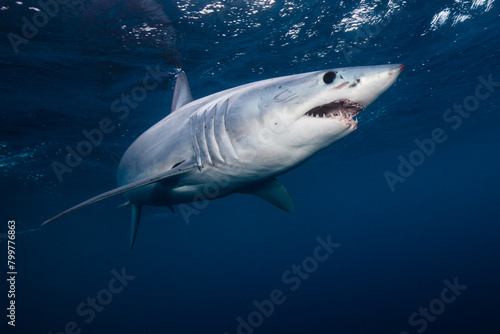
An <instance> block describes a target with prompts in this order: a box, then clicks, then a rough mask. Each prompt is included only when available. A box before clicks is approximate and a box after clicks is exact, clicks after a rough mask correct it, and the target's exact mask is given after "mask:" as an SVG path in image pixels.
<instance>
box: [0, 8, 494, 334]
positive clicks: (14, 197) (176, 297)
mask: <svg viewBox="0 0 500 334" xmlns="http://www.w3.org/2000/svg"><path fill="white" fill-rule="evenodd" d="M21 1H22V2H21ZM21 1H19V2H14V1H3V2H2V3H1V4H0V36H1V37H0V50H1V51H2V52H0V78H1V79H0V102H1V103H0V105H1V117H2V118H1V121H0V133H1V135H0V136H1V137H0V171H1V173H0V175H1V176H0V178H1V185H2V191H1V201H0V207H1V212H2V223H1V226H2V227H1V229H0V231H1V233H2V234H0V241H1V245H0V246H1V247H0V248H1V254H2V259H3V260H2V261H3V263H4V264H5V263H6V260H7V239H6V236H7V234H6V233H7V221H8V220H15V221H16V231H17V232H18V233H17V235H16V245H15V246H16V258H15V263H16V270H17V273H18V274H17V276H16V285H15V290H16V291H15V295H16V296H15V303H16V304H15V305H16V318H15V319H16V321H15V324H16V326H15V327H12V326H9V325H7V321H8V319H7V317H6V315H7V312H8V311H6V308H7V307H8V303H9V302H10V300H12V299H8V298H7V292H8V289H9V287H8V286H7V285H5V284H3V283H2V285H1V289H2V291H1V293H0V294H1V295H2V298H1V300H2V307H1V309H2V310H4V311H2V312H3V313H5V314H2V317H1V319H2V328H6V331H4V330H3V329H2V333H4V332H7V333H11V332H12V333H53V334H55V333H220V334H223V333H226V332H227V333H230V334H233V333H246V334H249V333H256V334H260V333H262V334H263V333H356V334H357V333H384V334H387V333H394V334H403V333H411V334H413V333H423V332H425V333H429V334H430V333H494V332H498V330H499V327H500V324H499V321H498V314H499V311H500V307H499V304H498V300H499V298H500V289H499V288H498V281H499V279H500V268H499V260H498V259H499V256H500V246H499V241H500V227H499V223H500V218H499V216H500V202H499V199H500V193H499V188H500V173H499V167H500V145H499V143H500V131H499V129H500V125H499V124H500V109H499V108H500V107H499V106H500V83H499V82H500V44H499V39H498V36H500V25H499V23H500V3H499V1H495V0H473V1H465V0H447V1H404V0H390V1H377V0H366V1H360V2H350V1H300V0H286V1H277V0H276V1H273V0H262V1H246V0H239V1H208V0H207V1H194V0H184V1H168V0H163V1H159V0H143V1H140V0H133V1H128V2H121V1H118V0H115V1H97V0H96V1H91V0H89V1H74V0H70V1H66V2H65V4H64V5H57V6H55V5H54V2H50V1H49V2H48V3H50V4H52V5H51V6H52V7H50V6H49V7H47V6H45V9H44V7H42V6H41V5H40V4H39V3H38V1H24V0H21ZM49 14H51V15H49ZM23 17H24V18H25V19H23ZM26 22H28V23H29V24H32V25H33V24H34V22H35V23H36V24H37V25H38V27H37V26H33V27H34V28H35V29H36V32H35V31H34V30H33V29H32V28H31V30H30V27H29V26H27V24H28V23H26ZM23 27H24V35H23ZM14 34H15V35H14ZM28 37H29V38H28ZM387 63H402V64H404V65H405V69H404V71H403V72H402V73H401V75H400V76H399V78H398V80H397V82H396V83H395V84H394V85H393V86H392V87H391V88H390V89H389V90H388V91H387V92H386V93H384V94H383V95H382V96H381V97H380V98H379V99H377V100H376V101H375V102H374V103H373V104H372V105H371V106H370V107H369V108H367V109H366V110H365V111H364V112H363V113H362V114H361V115H360V116H359V126H358V129H357V130H356V131H355V132H354V133H353V134H351V135H349V136H348V137H346V138H344V139H342V140H341V141H340V142H338V143H337V144H335V145H333V146H331V147H330V148H328V149H326V150H325V151H322V152H321V153H319V154H318V155H316V156H315V157H313V158H312V159H311V160H310V161H309V162H308V163H306V164H305V165H303V166H301V167H300V168H298V169H296V170H294V171H292V172H290V173H288V174H285V175H283V176H281V177H280V178H279V179H280V180H281V181H282V183H283V184H285V185H286V187H287V188H288V189H289V191H290V192H291V194H292V195H293V197H294V199H295V202H296V206H297V209H296V212H295V213H294V214H287V213H284V212H282V211H280V210H278V209H276V208H274V207H272V206H271V205H269V204H268V203H265V202H263V201H261V200H259V199H256V198H252V197H249V196H245V195H233V196H230V197H227V198H224V199H220V200H215V201H211V202H209V203H208V205H206V206H204V207H203V208H200V210H198V211H196V213H195V214H193V215H191V216H190V217H189V221H187V220H186V219H184V217H183V215H182V214H180V213H179V212H177V214H176V215H173V214H172V213H170V212H169V210H168V209H167V208H152V207H146V208H144V210H143V217H142V221H141V226H140V230H139V233H138V236H137V240H136V244H135V247H134V249H133V250H132V251H130V250H129V249H128V238H129V219H130V217H129V215H130V212H129V208H122V209H115V208H116V206H117V205H118V204H120V203H121V201H122V199H120V198H112V199H109V200H106V201H103V202H101V203H99V204H96V205H94V206H92V207H88V208H86V209H83V210H81V211H80V212H78V213H75V214H72V215H71V216H68V217H66V218H64V219H61V220H60V221H57V222H54V223H53V224H51V225H49V226H47V227H45V228H43V229H41V230H39V229H37V228H38V227H39V225H40V223H41V222H43V221H44V220H45V219H47V218H49V217H50V216H52V215H54V214H56V213H58V212H60V211H62V210H64V209H66V208H68V207H70V206H72V205H74V204H76V203H79V202H81V201H83V200H85V199H87V198H90V197H92V196H94V195H96V194H99V193H101V192H104V191H106V190H109V189H112V188H114V187H115V185H116V184H115V173H116V164H115V162H114V160H113V158H112V155H116V156H121V155H122V154H123V153H124V151H125V150H126V148H127V147H128V146H129V145H130V144H131V143H132V142H133V140H134V139H135V138H136V137H137V136H139V135H140V134H141V133H142V132H143V131H145V130H146V129H147V128H149V127H150V126H152V125H153V124H154V123H156V122H157V121H159V120H160V119H162V118H163V117H165V115H167V114H168V112H169V108H170V103H171V97H172V87H173V82H174V77H175V74H176V73H178V71H179V70H178V68H179V67H181V68H182V69H183V70H184V71H186V73H187V75H188V78H189V80H190V83H191V88H192V91H193V94H194V96H195V98H198V97H203V96H206V95H208V94H211V93H214V92H217V91H220V90H223V89H227V88H231V87H233V86H237V85H240V84H244V83H248V82H252V81H256V80H261V79H267V78H272V77H276V76H281V75H288V74H294V73H302V72H308V71H314V70H320V69H329V68H336V67H345V66H359V65H376V64H387ZM148 69H149V70H154V69H159V70H160V71H161V73H162V76H161V78H160V81H161V83H160V84H159V85H158V86H157V87H155V88H154V89H152V90H149V91H147V96H144V97H141V98H140V101H139V102H137V100H135V101H136V102H134V101H132V103H131V104H129V105H126V104H125V103H126V102H124V100H123V99H124V97H125V96H126V95H130V94H131V93H132V92H133V89H134V88H135V87H137V86H138V85H139V86H140V85H141V84H142V80H143V78H144V77H145V76H146V75H147V74H148ZM481 78H482V79H481ZM488 81H489V82H490V83H489V84H485V82H488ZM495 83H496V85H495ZM136 93H137V91H136ZM116 101H118V102H116ZM113 103H115V107H117V106H121V107H124V106H126V107H125V109H128V115H127V116H126V117H122V119H121V118H120V116H124V114H121V113H117V112H114V111H116V109H115V110H114V109H113V108H112V106H113ZM454 105H456V106H455V107H454ZM461 106H462V114H459V113H457V112H454V111H453V109H454V108H460V107H461ZM450 108H451V111H448V110H449V109H450ZM122 110H124V109H122ZM103 119H109V120H110V122H111V124H112V126H113V130H112V131H110V133H107V134H105V135H104V136H103V138H102V143H101V144H100V145H98V146H93V147H92V151H91V152H90V153H89V154H88V155H87V156H85V157H84V158H83V159H82V161H81V162H79V163H78V164H77V166H76V167H74V168H73V169H72V171H71V172H67V173H64V174H63V175H62V176H61V178H62V179H61V180H60V179H58V177H57V175H56V173H55V172H54V169H53V162H54V161H57V162H61V163H64V161H65V159H66V157H67V155H68V147H69V148H70V149H71V148H76V147H77V145H78V143H80V142H81V141H82V140H85V137H84V135H83V133H82V131H84V130H87V131H90V130H92V129H96V128H97V127H98V126H99V122H100V121H102V120H103ZM417 143H420V144H417ZM412 163H413V165H410V164H412ZM403 181H404V182H403ZM187 222H188V223H187ZM318 238H320V240H322V242H323V243H328V240H330V242H331V243H332V244H334V245H335V248H333V246H331V245H330V248H329V251H331V254H330V253H328V252H327V250H326V249H325V248H321V247H322V246H321V243H320V242H319V241H318V240H319V239H318ZM318 247H320V248H318ZM315 255H316V258H315V257H314V256H315ZM318 259H321V260H318ZM297 266H300V267H301V268H302V269H301V271H300V272H299V271H298V269H297ZM2 268H4V269H2V271H4V272H5V273H6V272H7V271H8V269H7V268H6V266H5V265H2ZM294 268H295V269H294ZM5 276H7V274H5ZM117 276H118V277H120V279H117V278H116V277H117ZM2 281H4V282H5V280H4V279H2ZM450 285H451V286H453V285H455V287H454V288H453V289H452V288H450V287H449V286H450ZM254 301H255V303H254ZM256 305H259V306H256Z"/></svg>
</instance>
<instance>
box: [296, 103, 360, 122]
mask: <svg viewBox="0 0 500 334" xmlns="http://www.w3.org/2000/svg"><path fill="white" fill-rule="evenodd" d="M363 109H364V107H363V106H362V105H361V104H359V103H356V102H352V101H350V100H336V101H333V102H331V103H328V104H324V105H322V106H319V107H315V108H313V109H311V110H309V111H308V112H307V113H306V114H305V115H304V116H310V117H317V118H333V117H339V116H340V117H347V118H351V119H352V118H353V117H354V116H356V115H357V114H359V113H360V112H361V111H362V110H363Z"/></svg>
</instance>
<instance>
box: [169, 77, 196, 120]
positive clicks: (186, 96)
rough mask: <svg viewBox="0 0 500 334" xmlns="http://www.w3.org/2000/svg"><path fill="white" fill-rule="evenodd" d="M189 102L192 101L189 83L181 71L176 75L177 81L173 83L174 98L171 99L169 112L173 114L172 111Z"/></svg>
mask: <svg viewBox="0 0 500 334" xmlns="http://www.w3.org/2000/svg"><path fill="white" fill-rule="evenodd" d="M191 101H193V95H191V88H189V82H188V79H187V76H186V73H184V71H182V72H181V73H179V74H178V75H177V81H176V82H175V88H174V97H173V98H172V107H171V108H170V112H171V113H173V112H174V111H176V110H177V109H179V108H180V107H182V106H183V105H185V104H188V103H189V102H191Z"/></svg>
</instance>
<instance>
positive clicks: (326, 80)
mask: <svg viewBox="0 0 500 334" xmlns="http://www.w3.org/2000/svg"><path fill="white" fill-rule="evenodd" d="M335 77H336V75H335V73H334V72H332V71H330V72H326V73H325V75H324V76H323V82H324V83H326V84H331V83H332V82H333V80H335Z"/></svg>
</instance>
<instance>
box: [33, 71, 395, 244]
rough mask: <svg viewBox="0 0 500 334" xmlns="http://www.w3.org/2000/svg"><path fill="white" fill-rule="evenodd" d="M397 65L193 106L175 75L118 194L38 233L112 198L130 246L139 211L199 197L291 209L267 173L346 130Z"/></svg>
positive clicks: (129, 159) (278, 84) (275, 85)
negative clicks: (126, 217)
mask: <svg viewBox="0 0 500 334" xmlns="http://www.w3.org/2000/svg"><path fill="white" fill-rule="evenodd" d="M403 67H404V66H403V65H400V64H399V65H379V66H364V67H351V68H338V69H330V70H323V71H316V72H309V73H304V74H297V75H290V76H285V77H279V78H274V79H268V80H262V81H257V82H254V83H249V84H246V85H242V86H239V87H235V88H232V89H228V90H224V91H222V92H219V93H215V94H212V95H209V96H207V97H204V98H201V99H198V100H193V97H192V95H191V89H190V88H189V83H188V80H187V77H186V74H185V73H184V72H180V73H179V74H178V76H177V81H176V84H175V88H174V95H173V101H172V107H171V112H170V114H169V115H168V116H167V117H165V118H164V119H162V120H161V121H160V122H158V123H157V124H155V125H154V126H153V127H151V128H150V129H149V130H147V131H146V132H144V133H143V134H142V135H141V136H140V137H138V138H137V139H136V140H135V141H134V142H133V143H132V145H130V147H129V148H128V149H127V151H126V152H125V154H124V155H123V157H122V159H121V160H120V163H119V166H118V175H117V179H118V188H116V189H113V190H110V191H108V192H105V193H103V194H100V195H98V196H96V197H93V198H91V199H89V200H87V201H85V202H82V203H80V204H78V205H76V206H74V207H72V208H70V209H68V210H66V211H64V212H62V213H60V214H58V215H56V216H54V217H52V218H50V219H48V220H47V221H45V222H44V223H43V224H42V226H43V225H47V224H48V223H50V222H52V221H54V220H56V219H59V218H61V217H63V216H65V215H67V214H69V213H71V212H74V211H76V210H79V209H81V208H83V207H86V206H88V205H90V204H94V203H96V202H98V201H101V200H103V199H106V198H109V197H112V196H115V195H118V194H123V195H125V197H127V199H128V202H127V203H126V204H129V205H130V206H131V207H132V226H131V236H130V247H131V248H132V246H133V244H134V240H135V237H136V234H137V228H138V226H139V219H140V215H141V208H142V206H143V205H156V206H168V207H170V208H172V205H176V204H181V203H190V202H195V201H196V200H197V199H198V200H199V198H204V199H215V198H220V197H224V196H227V195H230V194H232V193H246V194H252V195H256V196H258V197H260V198H262V199H264V200H266V201H268V202H270V203H271V204H274V205H275V206H277V207H278V208H280V209H283V210H285V211H287V212H293V211H294V209H295V204H294V202H293V199H292V197H291V196H290V194H289V192H288V191H287V190H286V188H285V187H284V186H283V185H282V184H281V183H280V182H279V181H278V180H277V179H276V176H278V175H280V174H283V173H285V172H287V171H289V170H291V169H293V168H295V167H297V166H299V165H301V164H302V163H304V162H305V161H306V160H307V159H308V158H310V157H311V156H312V155H313V154H315V153H316V152H318V151H320V150H322V149H324V148H326V147H328V146H329V145H331V144H332V143H334V142H336V141H337V140H339V139H340V138H342V137H345V136H346V135H348V134H350V133H351V132H353V131H354V130H355V129H356V128H357V125H358V121H357V119H356V118H355V116H356V115H357V114H358V113H359V112H361V111H362V110H363V109H364V108H366V107H367V106H368V105H369V104H370V103H372V102H373V101H374V100H375V99H376V98H377V97H378V96H379V95H380V94H382V93H383V92H384V91H385V90H386V89H387V88H389V87H390V86H391V85H392V84H393V83H394V81H395V80H396V78H397V77H398V75H399V73H400V72H401V71H402V69H403ZM200 194H201V197H200ZM203 195H204V196H203Z"/></svg>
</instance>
